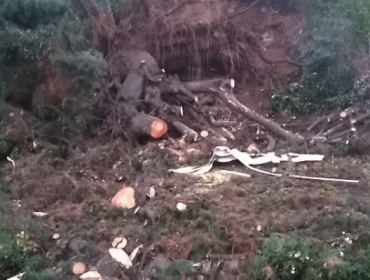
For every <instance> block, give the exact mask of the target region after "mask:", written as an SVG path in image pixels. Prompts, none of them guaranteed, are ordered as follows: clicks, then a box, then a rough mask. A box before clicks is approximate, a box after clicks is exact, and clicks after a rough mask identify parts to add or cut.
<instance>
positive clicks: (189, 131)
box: [172, 121, 199, 142]
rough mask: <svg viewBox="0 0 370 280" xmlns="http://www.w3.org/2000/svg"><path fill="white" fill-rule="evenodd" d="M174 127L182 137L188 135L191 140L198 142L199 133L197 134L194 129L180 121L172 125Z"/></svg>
mask: <svg viewBox="0 0 370 280" xmlns="http://www.w3.org/2000/svg"><path fill="white" fill-rule="evenodd" d="M172 125H173V126H174V127H175V128H176V130H177V131H178V132H180V133H181V134H182V135H188V136H189V137H191V139H192V140H193V141H194V142H196V141H197V140H198V137H199V135H198V133H197V132H195V131H194V130H193V129H191V128H190V127H188V126H187V125H185V124H183V123H181V122H179V121H175V122H173V123H172Z"/></svg>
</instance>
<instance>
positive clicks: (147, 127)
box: [130, 112, 168, 138]
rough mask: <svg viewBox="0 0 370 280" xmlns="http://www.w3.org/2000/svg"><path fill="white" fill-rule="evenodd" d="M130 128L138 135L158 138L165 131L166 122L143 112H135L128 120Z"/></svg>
mask: <svg viewBox="0 0 370 280" xmlns="http://www.w3.org/2000/svg"><path fill="white" fill-rule="evenodd" d="M130 130H131V131H132V132H133V133H135V134H138V135H146V136H150V137H152V138H160V137H162V136H163V135H165V134H166V133H167V130H168V127H167V124H166V123H165V122H164V121H162V120H160V119H158V118H156V117H153V116H150V115H147V114H145V113H142V112H141V113H137V114H136V115H135V116H133V117H132V118H131V120H130Z"/></svg>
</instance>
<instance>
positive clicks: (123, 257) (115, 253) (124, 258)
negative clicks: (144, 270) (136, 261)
mask: <svg viewBox="0 0 370 280" xmlns="http://www.w3.org/2000/svg"><path fill="white" fill-rule="evenodd" d="M109 254H110V256H111V257H112V258H113V259H114V260H115V261H116V262H118V263H120V264H121V265H123V266H124V267H126V268H130V267H131V266H132V261H131V259H130V257H129V256H128V255H127V254H126V252H125V251H123V250H121V249H117V248H110V249H109Z"/></svg>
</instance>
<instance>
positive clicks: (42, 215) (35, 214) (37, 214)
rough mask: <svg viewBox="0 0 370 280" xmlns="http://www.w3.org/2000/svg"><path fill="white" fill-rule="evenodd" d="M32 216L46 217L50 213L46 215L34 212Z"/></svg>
mask: <svg viewBox="0 0 370 280" xmlns="http://www.w3.org/2000/svg"><path fill="white" fill-rule="evenodd" d="M32 214H33V215H34V216H36V217H45V216H47V215H49V214H48V213H45V212H33V213H32Z"/></svg>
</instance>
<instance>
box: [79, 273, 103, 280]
mask: <svg viewBox="0 0 370 280" xmlns="http://www.w3.org/2000/svg"><path fill="white" fill-rule="evenodd" d="M80 279H83V280H101V279H102V277H101V275H100V273H99V272H97V271H88V272H86V273H84V274H82V275H81V276H80Z"/></svg>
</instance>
